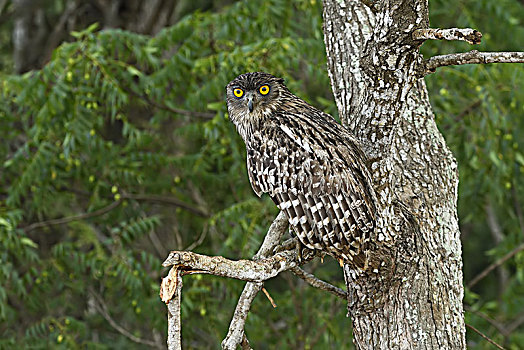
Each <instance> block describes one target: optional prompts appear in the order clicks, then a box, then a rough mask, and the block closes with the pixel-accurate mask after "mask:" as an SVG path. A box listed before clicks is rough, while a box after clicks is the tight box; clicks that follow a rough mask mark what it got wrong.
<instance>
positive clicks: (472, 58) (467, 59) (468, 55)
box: [422, 50, 524, 76]
mask: <svg viewBox="0 0 524 350" xmlns="http://www.w3.org/2000/svg"><path fill="white" fill-rule="evenodd" d="M486 63H524V52H479V51H477V50H472V51H469V52H461V53H452V54H449V55H440V56H434V57H431V58H430V59H428V60H426V61H425V66H424V72H423V74H422V75H423V76H424V75H428V74H431V73H434V72H435V70H436V69H437V68H439V67H444V66H457V65H462V64H486Z"/></svg>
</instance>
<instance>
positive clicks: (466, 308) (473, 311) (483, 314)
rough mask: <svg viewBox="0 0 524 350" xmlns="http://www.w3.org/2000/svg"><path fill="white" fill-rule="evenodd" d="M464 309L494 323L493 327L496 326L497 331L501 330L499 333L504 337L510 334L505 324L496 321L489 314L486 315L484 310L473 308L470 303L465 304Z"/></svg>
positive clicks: (491, 323)
mask: <svg viewBox="0 0 524 350" xmlns="http://www.w3.org/2000/svg"><path fill="white" fill-rule="evenodd" d="M464 309H465V310H466V311H468V312H471V313H472V314H474V315H477V316H478V317H480V318H482V319H483V320H484V321H487V322H488V323H489V324H490V325H492V326H493V327H495V328H496V329H497V331H499V333H500V334H501V335H502V336H504V337H507V336H508V333H507V331H506V328H504V325H503V324H501V323H499V322H497V321H495V320H494V319H492V318H491V317H489V316H488V315H486V314H485V313H483V312H480V311H476V310H473V309H472V308H471V307H470V306H468V305H464Z"/></svg>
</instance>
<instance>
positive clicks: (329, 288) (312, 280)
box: [291, 267, 348, 300]
mask: <svg viewBox="0 0 524 350" xmlns="http://www.w3.org/2000/svg"><path fill="white" fill-rule="evenodd" d="M291 272H293V273H294V274H295V275H296V276H297V277H300V278H302V279H303V280H304V281H306V282H307V283H309V284H310V285H311V286H312V287H315V288H318V289H322V290H324V291H326V292H329V293H331V294H333V295H334V296H336V297H338V298H341V299H344V300H347V297H348V296H347V293H346V291H344V290H343V289H341V288H338V287H335V286H334V285H332V284H330V283H327V282H324V281H322V280H320V279H318V278H317V277H315V275H313V274H311V273H309V272H306V271H304V270H302V269H301V268H300V267H294V268H292V269H291Z"/></svg>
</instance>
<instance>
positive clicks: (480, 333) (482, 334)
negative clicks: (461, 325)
mask: <svg viewBox="0 0 524 350" xmlns="http://www.w3.org/2000/svg"><path fill="white" fill-rule="evenodd" d="M466 327H468V328H469V329H471V330H473V331H474V332H475V333H477V334H478V335H480V336H481V337H482V338H484V339H486V341H487V342H488V343H490V344H493V345H494V346H496V347H497V348H499V349H500V350H505V348H503V347H502V346H500V345H499V344H497V343H496V342H495V341H494V340H493V339H491V338H490V337H488V336H487V335H485V334H484V333H482V332H481V331H479V330H478V329H476V328H475V327H473V326H472V325H470V324H467V323H466Z"/></svg>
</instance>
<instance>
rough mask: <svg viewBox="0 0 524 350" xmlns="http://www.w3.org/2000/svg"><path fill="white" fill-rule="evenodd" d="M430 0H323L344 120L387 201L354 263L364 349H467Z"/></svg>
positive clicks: (453, 181) (354, 306) (349, 278)
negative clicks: (428, 36) (363, 257)
mask: <svg viewBox="0 0 524 350" xmlns="http://www.w3.org/2000/svg"><path fill="white" fill-rule="evenodd" d="M428 26H429V21H428V9H427V1H426V0H410V1H402V0H390V1H384V2H382V3H380V4H375V5H374V7H370V6H367V5H365V4H364V3H363V2H362V1H358V0H342V1H334V0H325V1H324V35H325V42H326V49H327V56H328V69H329V74H330V78H331V82H332V86H333V93H334V95H335V99H336V103H337V106H338V108H339V113H340V116H341V119H342V121H343V123H344V124H345V125H346V126H347V127H348V128H349V129H350V130H351V131H352V132H353V133H354V134H355V135H356V136H357V137H358V138H359V140H360V141H361V143H362V145H363V148H364V151H365V153H366V154H367V155H368V157H369V160H370V164H369V166H370V169H371V170H372V174H373V177H374V182H375V187H376V191H377V197H378V200H379V205H380V218H379V227H378V230H377V233H376V237H375V242H376V246H375V248H374V249H373V250H372V251H371V252H370V253H371V263H372V266H371V269H369V270H368V271H366V272H359V271H352V270H351V269H350V268H349V266H345V269H344V270H345V277H346V284H347V287H348V310H349V313H350V315H351V320H352V323H353V330H354V342H355V345H356V347H357V348H358V349H422V348H429V349H464V348H465V347H466V342H465V326H464V316H463V309H462V298H463V287H462V258H461V243H460V239H459V234H460V233H459V229H458V219H457V208H456V201H457V185H458V174H457V164H456V161H455V159H454V157H453V155H452V154H451V152H450V150H449V149H448V147H447V146H446V144H445V142H444V139H443V137H442V135H441V134H440V132H439V131H438V129H437V127H436V125H435V121H434V116H433V113H432V110H431V106H430V103H429V99H428V95H427V91H426V86H425V83H424V81H423V80H422V79H419V78H418V77H417V70H418V69H420V66H421V65H423V58H422V57H421V55H420V54H419V50H418V46H419V44H420V41H416V40H414V39H413V38H412V32H413V31H414V30H415V29H423V28H428Z"/></svg>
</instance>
